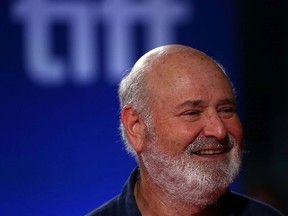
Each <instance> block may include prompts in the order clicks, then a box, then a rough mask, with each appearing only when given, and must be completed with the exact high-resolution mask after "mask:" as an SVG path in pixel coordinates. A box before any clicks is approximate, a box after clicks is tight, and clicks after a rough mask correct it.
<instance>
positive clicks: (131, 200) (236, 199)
mask: <svg viewBox="0 0 288 216" xmlns="http://www.w3.org/2000/svg"><path fill="white" fill-rule="evenodd" d="M138 178H139V169H138V168H135V169H134V170H133V172H132V173H131V175H130V177H129V178H128V180H127V182H126V183H125V185H124V187H123V189H122V192H121V193H120V194H119V195H117V196H116V197H114V198H113V199H111V200H110V201H108V202H107V203H105V204H103V205H102V206H100V207H98V208H97V209H95V210H94V211H92V212H90V213H88V214H87V215H86V216H141V213H140V211H139V209H138V206H137V203H136V200H135V196H134V185H135V183H136V181H137V179H138ZM220 203H221V206H223V209H222V210H223V216H283V215H282V214H281V213H280V212H278V211H277V210H276V209H274V208H272V207H271V206H268V205H267V204H264V203H262V202H259V201H257V200H254V199H252V198H250V197H247V196H243V195H240V194H237V193H234V192H230V191H228V192H227V193H226V194H225V196H223V197H222V198H221V200H220Z"/></svg>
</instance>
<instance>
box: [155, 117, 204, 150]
mask: <svg viewBox="0 0 288 216" xmlns="http://www.w3.org/2000/svg"><path fill="white" fill-rule="evenodd" d="M200 131H201V128H200V126H197V125H196V124H193V125H191V123H190V124H185V123H183V122H181V123H180V122H173V124H172V123H171V122H169V123H167V122H166V124H165V126H163V125H162V127H161V129H160V130H156V140H157V144H158V146H159V147H161V148H162V149H163V150H165V152H171V153H178V152H183V151H185V150H186V147H187V146H188V145H189V144H191V142H193V141H194V139H195V138H196V137H197V136H198V135H199V133H200Z"/></svg>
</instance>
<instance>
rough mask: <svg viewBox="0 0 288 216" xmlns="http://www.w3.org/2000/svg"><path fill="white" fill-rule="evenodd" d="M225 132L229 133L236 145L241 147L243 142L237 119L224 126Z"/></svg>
mask: <svg viewBox="0 0 288 216" xmlns="http://www.w3.org/2000/svg"><path fill="white" fill-rule="evenodd" d="M226 128H227V132H228V133H230V134H231V135H232V136H233V137H234V138H235V139H236V141H237V143H238V144H239V145H240V146H242V141H243V130H242V125H241V122H240V120H239V118H238V117H237V118H235V119H234V120H233V121H231V122H229V123H228V124H227V125H226Z"/></svg>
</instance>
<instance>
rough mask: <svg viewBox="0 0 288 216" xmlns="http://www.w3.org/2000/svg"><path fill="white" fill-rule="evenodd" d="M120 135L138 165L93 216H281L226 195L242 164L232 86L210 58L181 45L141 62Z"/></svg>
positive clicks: (130, 82) (124, 98)
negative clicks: (125, 181) (114, 194)
mask: <svg viewBox="0 0 288 216" xmlns="http://www.w3.org/2000/svg"><path fill="white" fill-rule="evenodd" d="M119 98H120V105H121V130H122V136H123V139H124V141H125V145H126V149H127V150H128V151H129V152H130V153H131V154H132V155H133V156H134V157H135V159H136V160H137V162H138V165H139V167H138V168H136V169H135V170H134V171H133V173H132V174H131V176H130V177H129V179H128V181H127V183H126V185H125V186H124V188H123V191H122V192H121V194H120V195H118V196H117V197H115V198H114V199H112V200H111V201H109V202H107V203H106V204H104V205H102V206H101V207H99V208H98V209H96V210H94V211H93V212H91V213H90V214H88V215H90V216H91V215H103V216H104V215H105V216H109V215H119V216H120V215H121V216H126V215H127V216H128V215H129V216H139V215H149V216H153V215H160V216H166V215H169V216H170V215H171V216H172V215H173V216H182V215H183V216H185V215H187V216H192V215H198V216H200V215H261V216H263V215H267V216H268V215H271V216H273V215H275V216H276V215H281V214H280V213H279V212H277V210H274V209H273V208H271V207H269V206H267V205H265V204H262V203H260V202H257V201H255V200H253V199H251V198H248V197H244V196H242V195H239V194H235V193H232V192H230V191H229V189H228V188H229V185H230V184H231V183H232V182H233V180H234V179H235V178H236V176H237V174H238V172H239V169H240V164H241V154H242V127H241V123H240V120H239V118H238V115H237V113H236V101H235V94H234V91H233V87H232V85H231V83H230V81H229V79H228V77H227V75H226V74H225V72H224V70H223V68H222V67H221V66H220V65H219V64H218V63H216V62H215V61H214V60H212V59H211V58H209V57H208V56H207V55H206V54H204V53H202V52H200V51H198V50H195V49H193V48H190V47H186V46H182V45H167V46H162V47H158V48H156V49H154V50H152V51H150V52H148V53H147V54H145V55H144V56H142V57H141V58H140V59H139V60H138V61H137V62H136V64H135V65H134V67H133V68H132V70H131V72H130V73H129V74H128V75H127V76H126V77H124V79H123V80H122V82H121V84H120V87H119Z"/></svg>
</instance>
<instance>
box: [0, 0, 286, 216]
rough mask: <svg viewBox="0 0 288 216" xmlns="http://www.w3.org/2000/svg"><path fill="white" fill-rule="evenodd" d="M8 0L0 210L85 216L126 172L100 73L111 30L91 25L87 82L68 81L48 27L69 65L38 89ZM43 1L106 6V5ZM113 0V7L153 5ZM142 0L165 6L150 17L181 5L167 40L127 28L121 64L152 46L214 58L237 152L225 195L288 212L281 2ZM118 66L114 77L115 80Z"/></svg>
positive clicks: (60, 31)
mask: <svg viewBox="0 0 288 216" xmlns="http://www.w3.org/2000/svg"><path fill="white" fill-rule="evenodd" d="M17 2H21V1H8V0H6V1H5V0H4V1H1V3H0V215H29V216H31V215H84V214H85V213H87V212H88V211H90V210H92V209H93V208H95V207H97V206H98V205H100V204H102V203H103V202H105V201H107V200H108V199H110V198H111V197H112V196H114V195H116V194H117V193H119V191H120V190H121V187H122V185H123V183H124V182H125V180H126V178H127V176H128V175H129V173H130V172H131V170H132V169H133V168H134V166H135V162H134V161H133V159H132V158H131V157H130V156H128V155H127V154H126V152H125V150H124V149H123V147H122V146H123V145H122V142H121V139H120V136H119V132H118V122H119V120H118V113H119V108H118V99H117V83H118V81H119V80H117V79H119V77H118V78H117V76H115V77H116V78H115V79H116V82H115V80H110V78H109V76H108V75H107V74H108V73H109V71H108V69H107V68H109V67H108V66H110V65H113V64H116V63H115V62H110V61H109V59H110V58H109V52H108V51H107V44H109V43H110V42H111V41H109V40H108V39H107V38H108V37H107V36H108V35H107V34H108V33H107V30H108V29H109V26H110V24H111V23H110V24H109V23H108V20H109V17H105V16H103V17H104V18H103V17H102V20H100V21H98V22H97V23H96V24H95V26H94V27H93V28H94V31H93V32H94V34H95V40H96V38H97V43H95V44H91V47H92V48H91V49H93V50H94V51H95V52H96V53H97V57H98V58H97V59H96V57H95V61H96V60H97V61H98V62H99V67H98V68H97V69H95V73H97V78H94V79H92V80H91V82H90V83H89V84H88V83H86V84H85V83H84V84H83V83H82V84H79V83H77V80H75V77H74V78H73V73H75V71H73V65H72V60H71V58H72V57H71V53H70V52H69V49H70V47H69V46H71V45H69V43H70V42H69V41H70V40H71V34H70V32H69V28H70V27H69V25H67V23H65V22H59V23H57V22H56V23H54V24H55V25H54V26H53V28H52V27H51V29H50V33H51V34H53V37H52V38H53V40H52V42H51V46H50V51H51V54H52V56H53V57H57V58H60V57H61V59H64V60H65V62H67V65H68V68H67V69H66V71H65V73H66V78H65V81H64V82H63V83H61V84H59V85H54V86H53V85H43V83H40V82H37V80H35V79H33V78H31V75H29V67H27V60H26V57H27V56H26V54H25V53H26V52H25V51H27V48H26V46H25V44H26V42H25V36H24V35H25V31H26V30H27V27H25V25H24V24H23V23H24V21H23V20H21V19H20V20H19V19H18V20H17V19H15V17H14V16H13V12H12V11H13V8H14V6H15V4H16V3H17ZM22 2H28V1H27V0H26V1H25V0H22ZM31 2H32V5H30V9H31V8H33V9H34V11H33V10H31V12H30V13H31V14H35V13H36V12H37V11H38V10H39V8H36V6H35V5H34V6H33V1H31ZM39 2H41V1H39ZM42 2H46V3H47V2H49V3H51V4H52V3H53V4H59V3H60V2H66V3H68V4H73V3H75V2H82V5H83V4H87V5H89V4H91V5H92V6H93V5H94V6H95V5H96V6H97V7H101V5H102V4H104V3H107V2H110V4H111V5H112V1H108V0H95V1H93V0H90V1H88V0H87V1H77V0H70V1H69V0H66V1H59V0H58V1H57V0H50V1H49V0H42ZM118 2H121V3H122V6H123V4H124V3H125V4H127V3H129V4H146V3H147V4H148V3H149V2H150V3H151V1H149V0H126V1H125V0H121V1H120V0H119V1H118ZM152 2H166V3H165V4H164V6H163V5H162V7H159V8H158V7H157V6H153V7H156V9H157V12H159V14H164V13H165V12H167V11H169V7H172V6H173V4H176V3H177V4H178V5H185V6H186V7H187V10H188V11H189V16H186V18H185V20H183V19H182V20H180V21H178V22H175V24H174V25H172V27H171V28H172V30H171V35H167V38H164V39H163V41H158V42H157V43H155V42H153V43H152V42H151V41H147V40H148V39H147V35H149V34H151V32H149V30H148V29H149V28H148V27H147V25H152V24H153V22H151V21H150V22H149V21H147V22H142V21H139V22H135V23H134V24H133V25H132V26H131V27H130V31H131V34H132V36H131V38H130V39H129V38H127V41H128V42H129V43H128V44H131V46H130V45H129V47H124V48H125V49H126V48H127V50H126V53H127V55H131V56H129V58H128V56H127V58H124V59H129V60H128V62H129V63H128V64H127V65H123V66H125V67H124V68H125V69H128V68H129V67H131V66H132V64H133V62H134V61H135V60H136V59H137V58H139V57H140V56H141V55H142V54H144V53H145V52H146V51H148V50H149V49H150V48H153V47H154V46H158V45H162V44H165V43H181V44H185V45H189V46H193V47H195V48H197V49H200V50H202V51H204V52H206V53H207V54H208V55H210V56H212V57H213V58H215V59H216V60H218V61H220V63H222V64H223V65H224V67H225V68H226V70H227V72H228V74H229V75H230V76H231V79H232V81H233V83H234V85H235V86H236V88H237V91H238V102H239V115H240V117H241V119H242V122H243V126H244V132H245V145H246V151H247V153H246V155H245V158H244V164H243V168H242V172H241V173H240V176H239V178H238V179H237V181H236V182H235V183H234V184H233V185H232V189H233V190H236V191H239V192H242V193H245V194H247V195H251V196H253V197H256V198H258V199H260V200H263V201H266V202H268V203H270V204H271V205H273V206H275V207H277V208H279V209H280V210H281V211H282V212H284V213H285V214H288V209H287V206H288V205H287V204H288V203H287V198H288V196H287V194H288V186H287V183H288V172H287V171H288V169H287V168H288V161H287V157H286V152H288V136H287V132H286V130H287V127H286V125H287V120H288V119H287V118H288V115H287V114H286V112H287V111H286V110H287V108H288V107H287V93H288V92H287V88H286V86H287V84H286V83H287V81H286V68H287V65H286V64H287V63H286V62H288V61H287V60H288V59H287V57H288V56H287V54H286V52H285V51H286V48H287V39H286V38H287V29H288V26H287V25H288V24H287V22H288V17H287V12H286V11H287V9H288V6H287V3H285V1H284V0H283V1H277V0H274V1H267V0H264V1H260V0H256V1H248V0H243V1H226V0H220V1H217V2H216V1H212V0H211V1H208V0H207V1H189V0H187V1H185V0H182V1H180V0H178V1H177V0H175V1H173V0H171V1H170V0H166V1H165V0H162V1H160V0H158V1H156V0H154V1H152ZM168 3H171V5H172V6H169V4H168ZM34 4H35V3H34ZM111 5H110V6H111ZM34 7H35V8H34ZM173 7H174V6H173ZM41 10H43V8H42V9H41ZM45 10H46V8H44V10H43V11H45ZM143 10H144V9H143ZM103 11H104V10H103ZM91 13H93V11H92V12H91ZM115 13H119V14H121V13H125V8H124V9H123V8H122V9H121V10H120V9H117V8H116V9H115ZM149 16H150V14H148V16H147V19H148V17H149ZM22 19H23V18H22ZM110 21H111V20H110ZM168 21H169V22H171V20H169V19H167V22H168ZM114 22H116V21H115V20H113V19H112V23H114ZM164 24H165V22H164ZM166 24H167V23H166ZM96 35H97V37H96ZM118 36H119V35H115V36H114V38H115V39H118ZM150 36H151V35H150ZM131 39H132V40H131ZM35 43H37V41H35ZM128 48H130V49H128ZM116 51H119V49H118V48H116V47H115V52H116ZM71 65H72V66H71ZM124 68H123V71H120V72H119V71H118V72H117V73H124V72H125V71H124V70H125V69H124ZM96 70H97V71H96ZM115 73H116V72H115Z"/></svg>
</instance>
